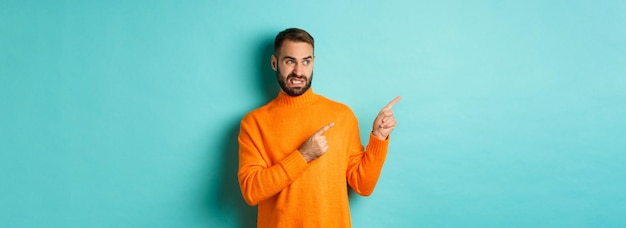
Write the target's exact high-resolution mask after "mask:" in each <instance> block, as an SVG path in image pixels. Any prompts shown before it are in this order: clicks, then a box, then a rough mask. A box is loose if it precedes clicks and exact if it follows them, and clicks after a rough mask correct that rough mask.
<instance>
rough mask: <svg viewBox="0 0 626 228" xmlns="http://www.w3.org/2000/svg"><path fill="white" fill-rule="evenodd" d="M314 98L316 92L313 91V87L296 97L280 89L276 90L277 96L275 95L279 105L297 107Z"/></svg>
mask: <svg viewBox="0 0 626 228" xmlns="http://www.w3.org/2000/svg"><path fill="white" fill-rule="evenodd" d="M315 99H317V94H315V93H313V88H309V89H308V90H307V91H306V92H304V93H303V94H302V95H300V96H296V97H292V96H289V95H287V94H286V93H284V92H282V91H280V92H278V96H277V97H276V99H275V101H276V103H277V104H279V105H286V106H292V107H297V106H302V105H306V104H309V103H311V102H313V101H315Z"/></svg>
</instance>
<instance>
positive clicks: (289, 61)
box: [286, 59, 295, 65]
mask: <svg viewBox="0 0 626 228" xmlns="http://www.w3.org/2000/svg"><path fill="white" fill-rule="evenodd" d="M286 63H287V64H289V65H291V64H294V63H295V61H293V60H291V59H290V60H287V62H286Z"/></svg>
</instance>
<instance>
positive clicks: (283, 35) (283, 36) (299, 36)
mask: <svg viewBox="0 0 626 228" xmlns="http://www.w3.org/2000/svg"><path fill="white" fill-rule="evenodd" d="M285 40H291V41H298V42H305V43H308V44H311V46H312V47H313V48H315V41H314V40H313V37H312V36H311V34H309V33H308V32H306V31H304V30H302V29H299V28H288V29H285V30H283V31H282V32H279V33H278V35H276V39H275V40H274V56H278V52H280V48H281V47H282V46H283V41H285Z"/></svg>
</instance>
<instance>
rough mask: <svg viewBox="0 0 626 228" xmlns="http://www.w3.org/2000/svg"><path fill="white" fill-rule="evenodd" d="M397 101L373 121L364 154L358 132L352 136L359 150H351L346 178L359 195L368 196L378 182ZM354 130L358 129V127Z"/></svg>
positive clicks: (396, 99) (393, 126)
mask: <svg viewBox="0 0 626 228" xmlns="http://www.w3.org/2000/svg"><path fill="white" fill-rule="evenodd" d="M399 100H400V97H396V98H395V99H394V100H393V101H391V102H390V103H389V104H387V106H385V107H384V108H383V109H382V110H381V111H380V112H379V113H378V116H376V119H374V124H373V126H372V131H371V133H370V138H369V143H368V144H367V147H366V148H365V152H363V147H362V146H361V141H360V139H359V133H358V131H357V132H356V134H353V136H352V137H353V138H352V142H356V143H357V144H358V145H357V147H359V148H360V149H356V150H353V151H354V152H351V154H350V161H349V164H348V170H347V172H346V178H347V180H348V184H349V185H350V187H352V189H354V191H355V192H356V193H358V194H359V195H364V196H369V195H371V194H372V192H373V191H374V187H376V182H378V178H379V177H380V172H381V170H382V168H383V164H384V162H385V158H386V157H387V148H388V145H389V135H390V134H391V131H393V129H394V128H395V126H396V119H395V118H394V117H393V112H392V111H391V108H392V107H393V105H395V104H396V103H397V102H398V101H399ZM357 125H358V124H357ZM356 129H358V126H357V127H356Z"/></svg>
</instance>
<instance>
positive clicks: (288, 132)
mask: <svg viewBox="0 0 626 228" xmlns="http://www.w3.org/2000/svg"><path fill="white" fill-rule="evenodd" d="M313 48H314V40H313V37H311V35H310V34H309V33H307V32H306V31H304V30H301V29H297V28H290V29H286V30H284V31H282V32H280V33H278V35H277V36H276V39H275V41H274V54H273V55H272V57H271V64H272V68H273V69H274V71H276V79H277V80H278V84H279V85H280V88H281V90H280V92H279V93H278V96H277V97H276V98H275V99H274V100H272V101H270V102H269V103H267V104H266V105H264V106H262V107H260V108H258V109H255V110H253V111H252V112H250V113H248V114H247V115H246V116H245V117H244V118H243V119H242V121H241V128H240V132H239V139H238V140H239V172H238V178H239V185H240V187H241V192H242V195H243V198H244V199H245V200H246V202H247V203H248V204H250V205H251V206H254V205H257V204H258V221H257V225H258V227H350V226H351V223H350V209H349V204H348V189H347V186H346V182H347V183H348V184H349V185H350V187H352V189H354V191H355V192H356V193H358V194H360V195H364V196H368V195H370V194H371V193H372V191H373V190H374V187H375V185H376V182H377V181H378V177H379V176H380V171H381V169H382V166H383V163H384V161H385V157H386V155H387V147H388V143H389V134H390V133H391V131H392V130H393V128H394V127H395V126H396V120H395V118H394V117H393V112H392V111H391V107H392V106H393V105H394V104H395V103H396V102H398V101H399V100H400V97H396V98H395V99H394V100H393V101H391V102H390V103H389V104H388V105H387V106H385V107H384V108H383V109H382V110H381V111H380V113H379V114H378V116H377V117H376V119H375V120H374V124H373V128H372V131H371V134H370V138H369V144H368V145H367V147H366V149H365V151H364V150H363V146H362V144H361V140H360V137H359V129H358V122H357V119H356V117H355V115H354V113H352V110H350V108H348V107H347V106H346V105H344V104H341V103H337V102H335V101H332V100H329V99H327V98H325V97H323V96H320V95H318V94H315V93H313V90H312V89H311V82H312V79H313V63H314V62H315V55H314V54H313Z"/></svg>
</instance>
